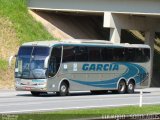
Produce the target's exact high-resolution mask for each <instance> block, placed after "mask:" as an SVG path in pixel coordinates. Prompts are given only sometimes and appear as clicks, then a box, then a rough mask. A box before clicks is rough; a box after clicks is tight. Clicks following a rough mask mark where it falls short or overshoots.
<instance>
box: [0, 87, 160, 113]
mask: <svg viewBox="0 0 160 120" xmlns="http://www.w3.org/2000/svg"><path fill="white" fill-rule="evenodd" d="M139 98H140V94H139V90H136V92H135V94H121V95H119V94H111V93H108V94H103V95H91V94H90V93H89V92H84V93H72V94H71V95H70V96H67V97H59V96H56V95H54V94H49V95H44V96H39V97H34V96H32V95H31V94H30V92H17V91H14V90H12V91H9V90H8V91H0V114H4V113H28V112H43V111H58V110H69V109H81V108H99V107H117V106H126V105H138V104H139ZM143 104H160V88H149V89H145V90H144V93H143Z"/></svg>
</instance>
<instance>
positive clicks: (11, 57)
mask: <svg viewBox="0 0 160 120" xmlns="http://www.w3.org/2000/svg"><path fill="white" fill-rule="evenodd" d="M13 57H14V56H10V57H9V61H8V62H9V67H11V65H12V59H13Z"/></svg>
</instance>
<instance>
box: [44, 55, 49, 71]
mask: <svg viewBox="0 0 160 120" xmlns="http://www.w3.org/2000/svg"><path fill="white" fill-rule="evenodd" d="M48 60H49V56H47V57H46V59H45V61H44V68H45V69H47V68H48Z"/></svg>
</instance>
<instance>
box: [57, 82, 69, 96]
mask: <svg viewBox="0 0 160 120" xmlns="http://www.w3.org/2000/svg"><path fill="white" fill-rule="evenodd" d="M68 93H69V87H68V85H67V83H66V82H62V84H61V86H60V90H59V95H60V96H66V95H68Z"/></svg>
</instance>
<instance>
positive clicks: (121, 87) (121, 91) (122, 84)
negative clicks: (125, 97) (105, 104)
mask: <svg viewBox="0 0 160 120" xmlns="http://www.w3.org/2000/svg"><path fill="white" fill-rule="evenodd" d="M125 92H126V83H125V81H124V80H121V81H120V82H119V84H118V93H119V94H124V93H125Z"/></svg>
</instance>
